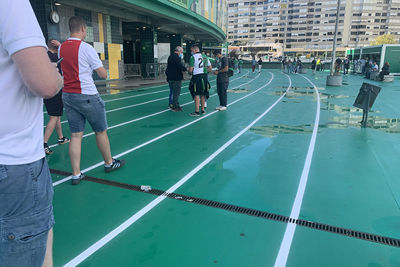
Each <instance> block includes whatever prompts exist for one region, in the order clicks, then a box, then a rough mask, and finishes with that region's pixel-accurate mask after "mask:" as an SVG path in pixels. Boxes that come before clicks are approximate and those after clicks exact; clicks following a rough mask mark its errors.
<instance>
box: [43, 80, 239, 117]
mask: <svg viewBox="0 0 400 267" xmlns="http://www.w3.org/2000/svg"><path fill="white" fill-rule="evenodd" d="M244 75H246V74H243V75H242V76H244ZM215 80H216V79H213V80H211V79H210V82H213V81H215ZM161 86H168V83H167V84H163V85H159V86H155V87H145V88H138V89H142V90H148V89H154V88H157V87H161ZM188 86H189V85H185V86H184V87H182V89H183V88H186V87H188ZM110 89H112V88H110ZM132 92H134V90H132ZM162 92H169V89H165V90H160V91H156V92H149V93H143V94H138V95H133V96H125V97H119V98H113V99H109V100H104V102H105V103H108V102H114V101H119V100H123V99H129V98H135V97H140V96H145V95H153V94H158V93H162ZM126 93H128V92H126ZM105 96H108V95H105ZM43 114H47V111H43Z"/></svg>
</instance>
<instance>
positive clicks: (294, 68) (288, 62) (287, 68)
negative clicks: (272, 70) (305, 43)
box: [282, 57, 303, 74]
mask: <svg viewBox="0 0 400 267" xmlns="http://www.w3.org/2000/svg"><path fill="white" fill-rule="evenodd" d="M282 66H283V71H284V72H286V73H289V74H292V73H300V72H301V70H302V69H303V62H302V61H301V60H300V58H294V59H291V58H287V57H284V58H283V60H282Z"/></svg>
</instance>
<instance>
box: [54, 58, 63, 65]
mask: <svg viewBox="0 0 400 267" xmlns="http://www.w3.org/2000/svg"><path fill="white" fill-rule="evenodd" d="M63 60H64V58H63V57H62V58H60V59H59V60H57V62H56V64H57V65H58V64H60V63H61V61H63Z"/></svg>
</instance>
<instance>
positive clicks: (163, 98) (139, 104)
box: [43, 77, 241, 128]
mask: <svg viewBox="0 0 400 267" xmlns="http://www.w3.org/2000/svg"><path fill="white" fill-rule="evenodd" d="M239 78H241V77H238V78H236V79H239ZM236 79H234V80H236ZM234 80H232V81H234ZM186 87H188V86H185V87H183V88H186ZM164 91H169V89H168V90H164ZM159 92H162V91H159ZM189 93H190V92H187V93H182V94H180V95H187V94H189ZM148 94H153V93H148ZM137 96H138V95H137ZM132 97H136V96H132ZM126 98H130V96H129V97H126ZM168 98H169V96H167V97H161V98H156V99H153V100H149V101H146V102H141V103H137V104H133V105H129V106H123V107H120V108H116V109H110V110H106V113H110V112H114V111H119V110H124V109H128V108H133V107H138V106H142V105H146V104H150V103H153V102H157V101H161V100H165V99H168ZM115 100H121V98H119V99H115ZM104 102H107V101H104ZM67 122H68V121H67V120H65V121H61V124H65V123H67ZM43 128H46V125H44V126H43Z"/></svg>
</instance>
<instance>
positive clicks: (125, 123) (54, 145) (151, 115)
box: [49, 77, 255, 148]
mask: <svg viewBox="0 0 400 267" xmlns="http://www.w3.org/2000/svg"><path fill="white" fill-rule="evenodd" d="M240 78H241V77H238V78H236V79H233V80H232V82H233V81H235V80H237V79H240ZM253 80H255V78H254V79H252V80H250V82H251V81H253ZM245 84H247V83H245ZM243 85H244V84H242V85H239V86H237V87H234V88H232V89H236V88H239V87H240V86H243ZM186 94H188V93H186ZM216 95H217V94H213V95H211V96H210V97H213V96H216ZM191 103H193V101H189V102H187V103H185V104H183V105H182V106H186V105H189V104H191ZM168 111H170V109H164V110H162V111H159V112H155V113H152V114H149V115H146V116H143V117H140V118H137V119H133V120H130V121H126V122H123V123H120V124H116V125H113V126H110V127H108V128H107V130H111V129H114V128H117V127H120V126H123V125H127V124H130V123H133V122H136V121H140V120H144V119H147V118H150V117H153V116H156V115H160V114H162V113H165V112H168ZM91 135H94V132H90V133H88V134H85V135H83V138H86V137H88V136H91ZM56 146H59V144H57V143H56V144H53V145H51V146H49V147H50V148H53V147H56Z"/></svg>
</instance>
